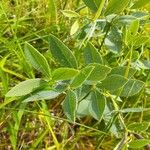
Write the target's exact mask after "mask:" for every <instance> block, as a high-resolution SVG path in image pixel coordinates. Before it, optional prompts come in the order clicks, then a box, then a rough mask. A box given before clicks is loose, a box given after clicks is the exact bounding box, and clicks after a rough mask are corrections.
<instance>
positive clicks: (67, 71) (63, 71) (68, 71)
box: [52, 68, 79, 80]
mask: <svg viewBox="0 0 150 150" xmlns="http://www.w3.org/2000/svg"><path fill="white" fill-rule="evenodd" d="M78 73H79V71H78V70H76V69H73V68H58V69H56V70H54V72H53V74H52V79H53V80H69V79H72V78H73V77H75V76H76V75H77V74H78Z"/></svg>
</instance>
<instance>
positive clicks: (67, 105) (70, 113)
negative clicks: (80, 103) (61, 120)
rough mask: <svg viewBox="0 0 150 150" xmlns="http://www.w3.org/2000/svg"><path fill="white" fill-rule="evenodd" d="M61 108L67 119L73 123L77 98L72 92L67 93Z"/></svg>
mask: <svg viewBox="0 0 150 150" xmlns="http://www.w3.org/2000/svg"><path fill="white" fill-rule="evenodd" d="M62 107H63V110H64V113H65V115H66V116H67V118H68V119H69V120H70V121H71V122H75V117H76V110H77V96H76V94H75V93H74V92H73V91H68V92H67V95H66V97H65V100H64V101H63V105H62Z"/></svg>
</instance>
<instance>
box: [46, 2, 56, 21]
mask: <svg viewBox="0 0 150 150" xmlns="http://www.w3.org/2000/svg"><path fill="white" fill-rule="evenodd" d="M48 12H49V13H48V16H49V17H50V21H51V22H52V23H56V22H57V9H56V3H55V1H54V0H48Z"/></svg>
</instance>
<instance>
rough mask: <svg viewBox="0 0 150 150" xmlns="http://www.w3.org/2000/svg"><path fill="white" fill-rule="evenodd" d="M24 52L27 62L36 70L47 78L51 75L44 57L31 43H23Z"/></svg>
mask: <svg viewBox="0 0 150 150" xmlns="http://www.w3.org/2000/svg"><path fill="white" fill-rule="evenodd" d="M24 49H25V50H24V53H25V56H26V58H27V60H28V62H29V63H30V64H31V65H32V66H33V67H34V68H35V69H37V70H38V71H40V72H42V73H43V74H44V75H45V76H47V77H48V78H50V77H51V72H50V68H49V65H48V62H47V60H46V59H45V57H44V56H43V55H42V54H41V53H39V52H38V50H36V49H35V48H34V47H33V46H32V45H30V44H29V43H27V42H26V43H25V46H24Z"/></svg>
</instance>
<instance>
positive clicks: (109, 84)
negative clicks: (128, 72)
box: [101, 74, 128, 91]
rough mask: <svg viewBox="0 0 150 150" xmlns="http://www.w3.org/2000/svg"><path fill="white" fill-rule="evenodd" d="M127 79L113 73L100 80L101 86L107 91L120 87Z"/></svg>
mask: <svg viewBox="0 0 150 150" xmlns="http://www.w3.org/2000/svg"><path fill="white" fill-rule="evenodd" d="M127 81H128V80H127V79H126V78H125V77H123V76H120V75H117V74H113V75H110V76H108V77H106V78H105V80H103V81H102V84H101V87H102V88H104V89H106V90H109V91H115V90H118V89H120V88H122V87H123V86H124V85H125V84H126V83H127Z"/></svg>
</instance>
